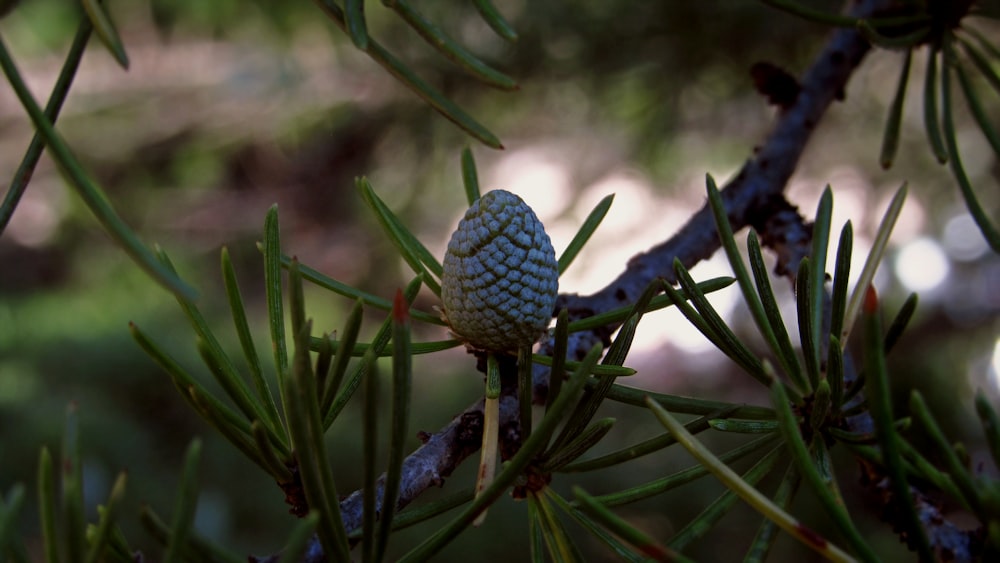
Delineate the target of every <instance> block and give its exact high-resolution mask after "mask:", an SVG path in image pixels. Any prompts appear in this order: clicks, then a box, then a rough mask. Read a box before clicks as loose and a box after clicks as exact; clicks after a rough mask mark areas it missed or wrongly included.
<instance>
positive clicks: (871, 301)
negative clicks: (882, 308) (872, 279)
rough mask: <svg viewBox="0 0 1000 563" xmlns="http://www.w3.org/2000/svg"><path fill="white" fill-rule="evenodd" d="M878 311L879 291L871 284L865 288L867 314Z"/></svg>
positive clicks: (865, 310) (865, 309)
mask: <svg viewBox="0 0 1000 563" xmlns="http://www.w3.org/2000/svg"><path fill="white" fill-rule="evenodd" d="M876 311H878V292H876V291H875V287H874V286H872V285H869V286H868V289H867V290H865V302H864V312H865V314H866V315H873V314H875V312H876Z"/></svg>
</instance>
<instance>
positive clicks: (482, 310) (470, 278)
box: [441, 190, 559, 352]
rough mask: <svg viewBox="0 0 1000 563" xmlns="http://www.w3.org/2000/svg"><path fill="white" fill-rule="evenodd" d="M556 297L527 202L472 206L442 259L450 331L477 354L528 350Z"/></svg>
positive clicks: (496, 198) (549, 262)
mask: <svg viewBox="0 0 1000 563" xmlns="http://www.w3.org/2000/svg"><path fill="white" fill-rule="evenodd" d="M558 292H559V266H558V264H557V263H556V253H555V250H553V249H552V242H551V241H550V240H549V235H547V234H545V227H543V226H542V222H541V221H539V220H538V216H536V215H535V212H534V211H532V210H531V208H530V207H528V204H526V203H524V200H522V199H521V198H519V197H518V196H516V195H514V194H512V193H510V192H508V191H505V190H493V191H491V192H487V193H486V194H485V195H483V196H482V197H481V198H480V199H478V200H477V201H476V202H475V203H473V204H472V206H471V207H469V210H468V211H466V212H465V217H464V218H463V219H462V220H461V221H459V223H458V228H457V229H455V232H454V233H453V234H452V235H451V240H450V241H449V242H448V251H447V253H446V254H445V256H444V274H443V276H442V277H441V300H442V301H443V303H444V313H445V316H446V318H447V321H448V324H449V325H451V329H452V331H453V332H454V333H455V334H457V335H458V336H460V337H461V338H464V339H465V340H466V341H467V342H468V343H469V344H471V345H472V346H474V347H476V348H481V349H484V350H491V351H496V352H508V351H514V350H517V349H518V348H519V347H521V346H530V345H532V344H534V343H535V342H536V341H537V340H538V338H539V337H540V336H541V335H542V334H543V333H544V332H545V330H546V329H547V328H548V326H549V320H550V319H551V318H552V311H553V309H554V308H555V303H556V295H557V293H558Z"/></svg>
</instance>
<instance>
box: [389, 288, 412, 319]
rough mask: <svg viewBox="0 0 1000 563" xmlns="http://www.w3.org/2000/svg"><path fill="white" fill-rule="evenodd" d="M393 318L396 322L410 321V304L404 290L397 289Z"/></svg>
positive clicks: (393, 303)
mask: <svg viewBox="0 0 1000 563" xmlns="http://www.w3.org/2000/svg"><path fill="white" fill-rule="evenodd" d="M392 320H393V321H394V322H396V323H408V322H410V306H409V304H407V303H406V297H405V296H404V295H403V290H402V289H399V288H397V289H396V297H395V298H394V299H393V300H392Z"/></svg>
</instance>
